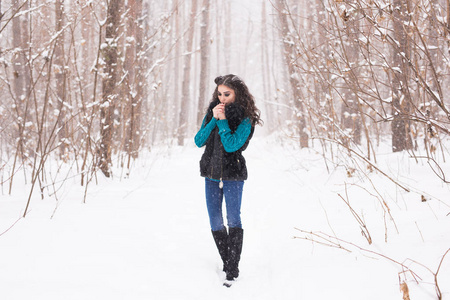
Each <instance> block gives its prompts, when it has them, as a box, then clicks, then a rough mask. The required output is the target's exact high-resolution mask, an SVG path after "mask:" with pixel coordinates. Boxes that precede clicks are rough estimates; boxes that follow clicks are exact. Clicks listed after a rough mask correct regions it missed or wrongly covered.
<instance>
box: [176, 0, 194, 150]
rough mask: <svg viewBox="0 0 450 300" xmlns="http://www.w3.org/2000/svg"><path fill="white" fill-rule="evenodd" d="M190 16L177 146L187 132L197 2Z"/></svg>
mask: <svg viewBox="0 0 450 300" xmlns="http://www.w3.org/2000/svg"><path fill="white" fill-rule="evenodd" d="M191 5H192V6H191V14H190V22H189V34H188V37H187V39H186V54H185V56H184V66H183V86H182V92H181V95H182V99H181V109H180V122H179V128H178V130H179V131H178V145H180V146H183V145H184V138H185V137H186V132H187V127H188V126H187V125H188V124H187V123H188V117H189V102H191V101H190V100H192V99H190V98H191V93H190V89H189V88H190V86H189V84H190V71H191V56H192V44H193V42H194V29H195V28H194V25H195V15H196V13H197V0H192V4H191Z"/></svg>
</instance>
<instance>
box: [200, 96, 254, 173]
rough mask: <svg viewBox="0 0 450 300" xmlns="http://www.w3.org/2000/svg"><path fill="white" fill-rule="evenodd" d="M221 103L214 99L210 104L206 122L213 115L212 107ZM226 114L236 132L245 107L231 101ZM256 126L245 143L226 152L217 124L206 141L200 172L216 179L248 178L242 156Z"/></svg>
mask: <svg viewBox="0 0 450 300" xmlns="http://www.w3.org/2000/svg"><path fill="white" fill-rule="evenodd" d="M218 104H219V101H218V100H216V101H213V102H211V104H210V105H209V108H208V112H207V115H206V119H205V122H206V123H205V124H208V123H209V121H211V119H212V117H213V111H212V109H213V108H214V107H215V106H216V105H218ZM225 116H226V118H227V120H228V125H229V126H230V129H231V132H232V133H234V132H235V131H236V129H237V127H238V126H239V124H241V122H242V121H243V120H244V118H245V111H244V108H243V107H242V106H240V105H238V104H235V103H231V104H229V105H227V106H225ZM253 132H254V126H252V130H251V132H250V135H249V137H248V138H247V141H246V142H245V144H244V145H243V146H242V147H241V148H240V149H239V150H237V151H235V152H226V151H225V149H224V148H223V145H222V142H221V140H220V136H219V129H218V127H217V126H216V127H215V128H214V129H213V131H212V132H211V134H210V135H209V138H208V140H207V141H206V148H205V152H204V153H203V155H202V158H201V160H200V174H201V176H203V177H207V178H210V179H216V180H246V179H247V176H248V174H247V166H246V164H245V159H244V157H243V156H242V151H244V150H245V149H246V148H247V146H248V144H249V142H250V139H251V138H252V136H253Z"/></svg>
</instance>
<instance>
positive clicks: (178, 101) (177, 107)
mask: <svg viewBox="0 0 450 300" xmlns="http://www.w3.org/2000/svg"><path fill="white" fill-rule="evenodd" d="M174 16H175V39H176V40H177V42H176V44H175V59H174V68H175V70H174V79H173V82H174V84H173V88H174V91H173V95H174V102H173V103H174V106H173V109H174V111H176V112H178V111H180V106H181V99H180V98H181V97H180V95H181V93H180V61H181V42H180V40H181V29H180V19H181V18H182V16H183V14H182V13H181V12H180V7H179V3H178V2H177V1H174ZM178 117H179V115H177V114H173V118H174V119H173V121H172V124H179V120H178ZM176 131H177V130H176V128H174V127H172V134H173V136H172V137H175V136H174V135H175V133H177V132H176Z"/></svg>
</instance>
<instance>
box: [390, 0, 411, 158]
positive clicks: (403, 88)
mask: <svg viewBox="0 0 450 300" xmlns="http://www.w3.org/2000/svg"><path fill="white" fill-rule="evenodd" d="M409 11H410V10H409V5H408V0H394V5H393V27H394V38H395V40H396V43H395V45H394V47H393V67H394V68H393V69H394V72H393V73H394V74H393V80H392V115H393V120H392V150H393V151H394V152H398V151H403V150H407V149H411V148H412V139H411V134H410V125H411V121H410V112H411V95H410V93H409V87H408V69H409V68H408V66H407V64H408V62H407V61H408V60H410V58H411V51H410V50H411V44H410V43H411V41H410V39H411V38H410V36H409V34H408V25H407V24H408V21H409V16H408V12H409Z"/></svg>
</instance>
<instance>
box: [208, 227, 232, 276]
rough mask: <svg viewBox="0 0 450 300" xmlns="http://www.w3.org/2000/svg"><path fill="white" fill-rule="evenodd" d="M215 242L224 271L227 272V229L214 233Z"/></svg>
mask: <svg viewBox="0 0 450 300" xmlns="http://www.w3.org/2000/svg"><path fill="white" fill-rule="evenodd" d="M211 232H212V235H213V237H214V242H216V246H217V250H219V254H220V258H222V261H223V271H224V272H227V269H228V233H227V229H226V228H223V229H222V230H217V231H212V230H211Z"/></svg>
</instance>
